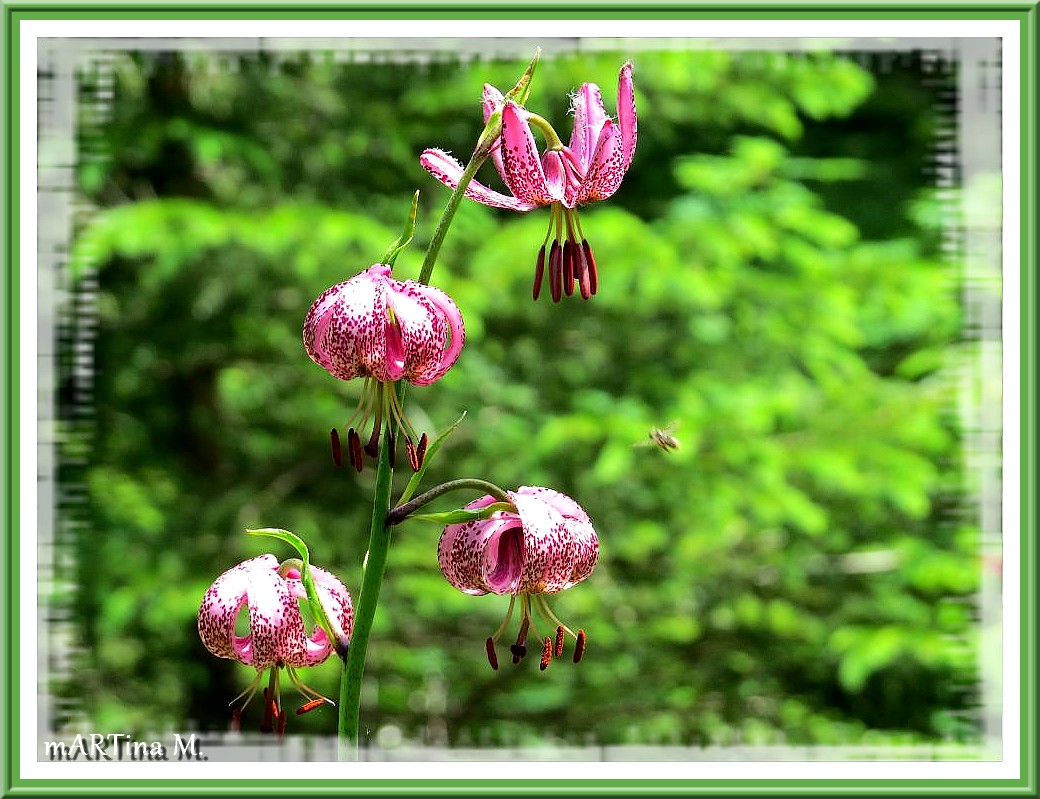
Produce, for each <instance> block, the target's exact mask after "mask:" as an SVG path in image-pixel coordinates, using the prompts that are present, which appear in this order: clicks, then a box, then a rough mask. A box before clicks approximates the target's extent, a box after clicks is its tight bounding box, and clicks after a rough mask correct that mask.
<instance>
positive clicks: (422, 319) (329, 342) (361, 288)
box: [303, 264, 466, 471]
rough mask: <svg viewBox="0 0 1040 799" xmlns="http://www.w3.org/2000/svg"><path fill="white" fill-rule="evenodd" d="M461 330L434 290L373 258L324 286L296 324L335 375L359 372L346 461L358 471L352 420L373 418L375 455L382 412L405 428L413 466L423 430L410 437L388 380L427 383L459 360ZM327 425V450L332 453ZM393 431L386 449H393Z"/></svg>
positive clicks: (457, 316)
mask: <svg viewBox="0 0 1040 799" xmlns="http://www.w3.org/2000/svg"><path fill="white" fill-rule="evenodd" d="M465 340H466V331H465V327H464V326H463V323H462V314H461V313H459V309H458V306H457V305H455V303H454V302H453V301H452V299H451V298H450V297H449V296H448V295H447V294H445V293H444V292H443V291H441V290H440V289H437V288H434V287H433V286H427V285H423V284H422V283H416V282H414V281H411V280H405V281H400V280H395V279H394V278H392V277H391V276H390V267H389V266H387V265H386V264H374V265H372V266H370V267H369V268H368V269H366V270H365V271H364V272H361V273H360V274H358V275H355V276H354V277H352V278H351V279H350V280H347V281H345V282H343V283H338V284H337V285H335V286H332V287H331V288H329V289H327V290H326V291H324V292H323V293H322V294H321V296H320V297H318V299H316V300H315V301H314V304H313V305H311V308H310V311H309V312H308V313H307V318H306V320H304V323H303V346H304V348H305V349H306V350H307V355H308V356H310V359H311V360H312V361H314V362H315V363H316V364H318V366H320V367H322V368H323V369H325V371H327V372H329V374H331V375H333V376H334V377H338V378H339V379H340V380H352V379H353V378H355V377H362V378H365V386H364V388H363V389H362V393H361V399H360V401H359V403H358V410H357V411H356V412H355V414H354V417H353V418H352V419H351V423H350V424H349V426H350V430H349V433H348V437H349V453H350V459H351V463H352V464H353V465H354V467H355V468H356V469H357V470H358V471H361V466H362V455H361V451H362V446H361V439H360V436H359V435H358V433H357V432H356V430H355V428H354V426H353V424H352V423H353V422H354V421H355V420H356V419H358V418H359V417H360V421H359V422H358V424H357V426H358V427H361V426H363V425H364V424H365V423H366V422H367V421H368V419H369V417H370V416H372V415H373V414H374V415H375V424H374V426H373V429H372V435H371V437H370V439H369V442H368V444H366V445H365V447H364V450H365V451H366V452H368V453H369V455H371V456H372V457H375V456H376V455H377V454H378V446H379V433H380V429H381V427H382V423H383V420H384V418H385V419H387V420H388V421H389V420H391V419H392V420H393V421H394V423H395V424H394V425H392V426H391V429H392V430H396V431H397V432H398V433H400V432H401V431H403V432H404V434H405V440H406V442H407V449H408V456H409V460H410V461H411V464H412V468H414V469H416V470H418V468H419V465H420V464H421V463H422V454H423V452H424V451H425V440H426V436H425V434H423V436H421V437H417V436H415V434H414V430H413V429H412V427H411V425H410V424H409V423H408V420H407V419H406V418H405V416H404V413H403V410H402V409H401V407H400V405H399V403H398V402H397V397H396V393H395V391H394V390H393V388H392V387H391V388H389V389H388V388H386V386H387V384H389V383H394V382H396V381H398V380H407V381H408V382H410V383H413V384H415V385H417V386H426V385H429V384H430V383H433V382H434V381H436V380H439V379H440V378H441V377H443V376H444V374H445V373H446V372H447V371H448V370H449V369H450V368H451V367H452V366H453V365H454V363H455V361H457V360H458V357H459V353H460V352H461V351H462V345H463V343H464V342H465ZM338 444H339V439H338V434H336V433H335V431H333V452H334V455H336V457H337V463H339V462H340V456H339V455H338V451H339V450H338ZM393 452H394V446H393V434H391V445H390V453H391V457H392V456H393Z"/></svg>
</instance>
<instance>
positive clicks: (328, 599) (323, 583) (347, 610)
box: [311, 566, 354, 641]
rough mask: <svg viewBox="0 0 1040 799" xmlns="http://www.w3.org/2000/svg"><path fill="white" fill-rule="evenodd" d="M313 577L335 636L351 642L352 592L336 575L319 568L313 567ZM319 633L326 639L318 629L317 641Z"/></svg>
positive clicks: (352, 619) (352, 618)
mask: <svg viewBox="0 0 1040 799" xmlns="http://www.w3.org/2000/svg"><path fill="white" fill-rule="evenodd" d="M311 576H312V577H313V579H314V585H315V588H317V590H318V597H319V598H320V599H321V604H322V607H324V608H325V613H326V615H327V616H328V618H329V623H330V624H331V625H332V632H333V634H335V636H336V637H337V638H341V639H344V640H349V639H350V633H351V632H352V631H353V629H354V603H353V602H352V601H351V599H350V592H349V591H347V588H346V586H345V585H343V583H342V582H340V579H339V578H338V577H337V576H336V575H334V574H332V573H331V572H327V571H325V570H324V569H320V568H318V567H317V566H311ZM319 633H320V634H321V637H325V631H324V630H322V629H321V627H318V628H316V629H315V631H314V635H313V636H312V638H313V639H314V640H315V641H317V640H318V639H319Z"/></svg>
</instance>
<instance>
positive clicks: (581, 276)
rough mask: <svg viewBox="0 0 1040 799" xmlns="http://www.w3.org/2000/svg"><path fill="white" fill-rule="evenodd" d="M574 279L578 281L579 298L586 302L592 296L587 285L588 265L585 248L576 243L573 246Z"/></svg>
mask: <svg viewBox="0 0 1040 799" xmlns="http://www.w3.org/2000/svg"><path fill="white" fill-rule="evenodd" d="M574 277H575V278H577V280H578V290H579V291H581V298H582V299H583V300H587V299H588V298H589V297H590V296H591V295H592V288H591V285H590V283H589V263H588V261H586V260H585V248H584V247H583V246H581V245H579V244H577V243H575V245H574Z"/></svg>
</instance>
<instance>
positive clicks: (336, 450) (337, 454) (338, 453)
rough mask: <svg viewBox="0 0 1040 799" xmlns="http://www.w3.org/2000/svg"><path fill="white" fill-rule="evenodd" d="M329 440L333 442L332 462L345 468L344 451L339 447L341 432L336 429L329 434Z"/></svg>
mask: <svg viewBox="0 0 1040 799" xmlns="http://www.w3.org/2000/svg"><path fill="white" fill-rule="evenodd" d="M329 439H330V440H331V441H332V462H333V463H334V464H336V466H337V467H339V468H341V467H342V466H343V450H342V449H341V448H340V446H339V431H338V430H337V429H336V428H335V427H333V428H332V432H331V433H329Z"/></svg>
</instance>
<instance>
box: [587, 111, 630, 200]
mask: <svg viewBox="0 0 1040 799" xmlns="http://www.w3.org/2000/svg"><path fill="white" fill-rule="evenodd" d="M627 169H628V167H627V165H626V164H625V159H624V153H623V152H622V148H621V141H620V138H619V136H618V134H617V128H616V127H615V125H614V123H613V122H612V121H611V120H609V119H608V120H607V121H606V122H604V123H603V129H602V130H601V131H600V134H599V141H598V142H597V143H596V152H595V154H594V155H593V157H592V163H591V164H590V166H589V171H588V172H587V173H586V174H585V180H584V181H583V182H582V184H581V188H580V189H579V190H578V197H577V202H578V204H584V203H587V202H592V201H594V200H605V199H606V198H607V197H609V196H610V195H612V194H613V193H614V192H615V191H617V189H618V186H620V185H621V181H622V180H623V179H624V177H625V172H626V171H627Z"/></svg>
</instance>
